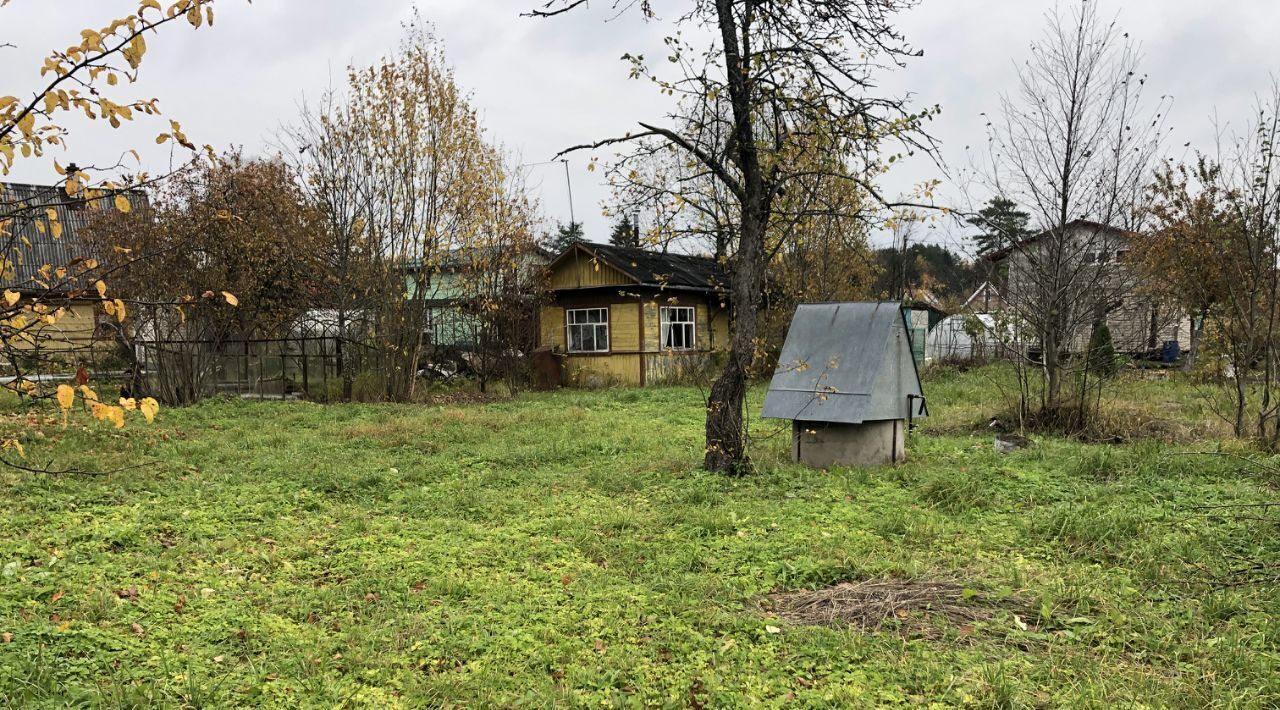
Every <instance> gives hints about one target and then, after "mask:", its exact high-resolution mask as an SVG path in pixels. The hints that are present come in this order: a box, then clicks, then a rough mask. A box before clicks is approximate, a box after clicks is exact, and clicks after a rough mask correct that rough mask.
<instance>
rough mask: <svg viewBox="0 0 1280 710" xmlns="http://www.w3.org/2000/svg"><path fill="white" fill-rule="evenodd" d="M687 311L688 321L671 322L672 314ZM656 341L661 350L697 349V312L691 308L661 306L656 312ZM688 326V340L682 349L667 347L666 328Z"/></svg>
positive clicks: (680, 348) (680, 349)
mask: <svg viewBox="0 0 1280 710" xmlns="http://www.w3.org/2000/svg"><path fill="white" fill-rule="evenodd" d="M674 311H688V314H689V320H687V321H686V320H671V315H672V312H674ZM658 325H659V327H658V341H659V343H660V345H661V347H662V349H663V350H676V351H686V350H697V348H698V312H697V310H696V309H695V308H694V307H693V306H662V308H661V309H660V310H659V312H658ZM675 325H679V326H688V330H687V331H686V332H687V333H688V338H687V341H686V343H685V346H684V347H679V348H677V347H673V346H669V345H668V344H667V343H668V342H669V338H668V337H667V336H668V328H670V327H671V326H675Z"/></svg>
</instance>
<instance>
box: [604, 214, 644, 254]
mask: <svg viewBox="0 0 1280 710" xmlns="http://www.w3.org/2000/svg"><path fill="white" fill-rule="evenodd" d="M609 243H610V244H612V245H614V246H616V247H633V248H637V249H638V248H639V247H640V230H639V229H638V228H637V227H636V224H635V223H634V222H632V221H631V220H630V219H628V218H627V216H626V215H620V216H619V217H618V221H617V222H614V223H613V231H612V232H610V233H609Z"/></svg>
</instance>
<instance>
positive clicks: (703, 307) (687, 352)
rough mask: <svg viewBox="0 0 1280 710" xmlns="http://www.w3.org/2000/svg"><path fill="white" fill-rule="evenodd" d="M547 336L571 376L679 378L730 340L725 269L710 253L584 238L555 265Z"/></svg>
mask: <svg viewBox="0 0 1280 710" xmlns="http://www.w3.org/2000/svg"><path fill="white" fill-rule="evenodd" d="M547 268H548V270H549V279H550V290H551V302H550V304H548V305H546V306H544V307H543V308H542V309H541V312H540V314H539V345H540V346H542V347H546V348H551V349H553V350H554V351H556V352H558V353H561V354H562V355H563V359H564V360H563V361H564V373H565V379H566V381H567V382H568V383H569V384H571V385H579V386H605V385H636V386H644V385H650V384H660V383H671V382H679V381H682V380H685V379H688V378H689V377H690V376H691V375H693V374H694V373H698V372H701V371H702V370H704V369H705V368H706V367H707V366H708V365H709V364H710V363H711V360H712V358H713V355H714V353H716V352H717V351H721V350H725V349H727V348H728V345H729V318H728V312H727V306H728V302H727V299H728V294H727V291H726V288H725V285H726V284H727V279H726V278H725V275H724V272H723V270H722V269H721V268H720V265H719V264H718V263H717V262H716V261H715V260H714V259H709V258H705V257H697V256H687V255H683V254H665V253H658V252H652V251H646V250H644V249H634V248H628V247H617V246H612V245H606V244H593V243H587V242H579V243H577V244H574V245H573V246H571V247H569V248H568V249H566V250H565V251H564V252H563V253H561V254H560V255H559V256H557V257H556V258H555V259H553V260H552V261H551V263H550V264H549V265H548V267H547Z"/></svg>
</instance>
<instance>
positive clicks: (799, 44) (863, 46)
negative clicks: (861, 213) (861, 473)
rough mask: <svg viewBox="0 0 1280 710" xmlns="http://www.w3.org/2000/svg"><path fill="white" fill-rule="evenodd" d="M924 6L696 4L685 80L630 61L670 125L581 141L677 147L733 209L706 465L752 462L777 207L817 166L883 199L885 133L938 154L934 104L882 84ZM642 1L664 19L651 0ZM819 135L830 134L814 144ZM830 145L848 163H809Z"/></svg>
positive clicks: (685, 20) (573, 4)
mask: <svg viewBox="0 0 1280 710" xmlns="http://www.w3.org/2000/svg"><path fill="white" fill-rule="evenodd" d="M583 4H584V3H583V2H581V1H579V0H549V1H548V2H545V3H544V4H542V5H540V6H539V7H538V8H536V9H535V10H533V11H532V12H531V13H530V14H532V15H535V16H550V15H557V14H561V13H564V12H567V11H570V10H572V9H574V8H577V7H581V6H582V5H583ZM914 4H915V2H914V0H797V1H796V2H790V3H775V2H765V1H764V0H697V1H696V2H693V3H691V7H690V9H689V10H687V11H686V12H685V14H683V15H681V16H679V17H678V18H677V19H675V20H674V26H675V28H676V32H674V33H673V34H672V36H669V37H668V38H667V40H666V44H667V48H668V50H669V55H670V56H669V59H670V66H672V67H674V68H675V74H674V76H672V77H670V78H666V77H664V76H659V75H658V74H657V73H655V72H654V71H652V70H651V69H650V68H649V66H648V65H647V64H646V63H645V60H644V59H643V58H642V57H639V56H634V55H627V56H626V58H627V59H629V60H630V61H631V72H632V74H633V76H638V77H648V78H652V79H653V80H654V81H655V82H656V83H657V85H658V86H659V88H660V89H661V90H662V91H664V92H666V93H668V94H670V95H673V96H676V97H678V98H679V102H678V103H679V110H677V111H675V112H673V113H672V114H671V115H669V116H667V118H666V119H665V120H664V121H662V122H647V121H646V122H640V123H639V130H638V131H637V132H635V133H633V134H631V135H628V136H622V137H617V138H612V139H608V140H603V141H599V142H596V143H593V144H589V145H585V146H579V148H598V147H601V146H605V145H611V144H617V143H622V142H633V141H639V140H649V141H652V142H653V143H651V145H652V144H657V145H666V146H671V147H673V148H674V151H675V153H676V154H678V155H679V156H681V157H682V158H683V159H685V160H686V161H687V162H688V163H690V164H696V165H697V166H699V169H700V170H703V171H705V173H706V174H707V175H708V176H710V177H711V178H712V179H713V180H714V181H715V184H716V185H717V186H718V188H720V189H722V190H723V191H724V192H725V193H727V194H728V195H729V197H730V204H731V206H732V211H731V218H736V224H735V225H734V230H733V232H732V233H731V235H730V239H729V243H728V245H727V246H728V248H727V249H726V253H727V259H728V266H729V268H730V273H731V288H730V292H731V297H732V311H731V327H732V335H731V347H730V351H729V357H728V359H727V363H726V365H725V368H724V370H723V371H722V372H721V373H720V375H719V377H717V379H716V380H715V382H714V383H713V384H712V386H711V390H710V393H709V396H708V402H707V419H706V456H705V460H704V466H705V467H706V468H707V469H708V470H714V471H723V472H727V473H741V472H745V471H747V470H749V466H750V461H749V458H748V455H747V451H746V436H745V418H744V403H745V395H746V387H747V381H748V378H749V377H750V376H751V375H752V374H753V373H754V372H755V368H756V365H757V363H758V361H760V360H762V359H763V358H760V357H759V356H760V355H761V353H762V351H763V348H762V343H761V341H760V338H759V335H760V331H759V327H760V314H761V303H762V296H763V293H764V285H765V270H766V266H767V258H768V250H767V235H768V232H769V229H770V225H771V223H773V222H774V221H775V220H776V219H777V218H778V216H779V215H778V203H779V198H780V197H782V196H783V195H784V194H786V192H787V191H788V190H789V189H792V188H793V187H794V186H795V185H796V184H797V183H798V182H799V181H801V180H803V179H804V178H806V177H812V176H813V175H814V172H815V169H814V166H816V165H819V166H822V167H821V168H820V171H821V173H822V174H824V175H827V176H829V177H831V178H833V179H840V180H847V181H850V182H852V183H854V184H857V185H858V186H860V187H861V188H862V189H863V190H865V191H866V193H867V194H868V195H870V196H871V197H872V199H875V200H878V201H880V202H882V203H886V202H888V201H887V200H883V199H881V198H880V193H879V191H878V189H877V188H876V186H875V184H874V182H873V178H874V176H876V175H878V174H880V173H881V172H882V170H883V168H884V167H885V165H886V162H887V161H888V160H889V156H887V155H883V154H882V153H881V152H880V148H881V142H882V140H885V139H892V140H896V141H898V142H900V143H901V144H902V145H903V146H904V149H905V150H906V151H908V152H910V151H914V150H926V151H932V145H931V143H930V142H929V140H928V139H927V137H925V136H924V135H923V134H922V133H921V131H920V124H921V122H922V121H923V120H925V119H927V118H928V117H929V116H930V115H932V113H933V110H932V109H930V110H926V111H924V112H922V113H913V112H911V111H910V110H909V109H908V108H907V103H906V101H905V99H901V98H885V97H882V96H878V95H877V90H876V87H875V84H874V76H875V75H876V74H877V73H878V72H879V71H881V70H884V69H887V68H890V67H894V66H899V65H901V64H902V63H903V62H904V61H905V60H906V59H907V58H908V57H912V56H916V55H917V52H916V51H914V50H913V49H912V48H910V47H909V46H908V45H907V43H906V42H905V40H904V39H903V37H902V36H901V35H900V34H899V33H898V32H897V30H895V28H894V27H893V24H892V20H893V17H894V15H895V14H896V13H897V12H899V11H901V10H903V9H906V8H909V7H911V6H913V5H914ZM615 6H617V7H623V6H626V7H632V6H634V5H633V3H629V2H625V3H624V2H620V1H619V2H615ZM638 8H639V10H640V11H641V12H643V13H645V14H646V16H647V17H649V18H651V19H656V16H655V15H654V12H653V9H652V6H651V4H650V3H649V2H642V3H640V4H639V5H638ZM684 30H688V31H687V32H685V31H684ZM690 36H699V37H701V36H706V37H708V38H709V39H708V41H707V42H706V43H705V44H703V45H699V46H694V45H692V44H691V43H690V42H689V41H688V40H687V39H682V38H685V37H690ZM712 123H718V124H719V126H715V127H709V126H710V124H712ZM815 131H821V132H822V133H823V135H824V139H823V140H819V141H815V140H812V138H813V136H812V134H813V133H814V132H815ZM829 145H835V146H838V148H839V151H838V154H839V155H840V156H841V157H842V159H841V160H838V161H830V162H825V163H824V162H822V161H819V160H815V159H812V157H813V156H812V155H811V154H812V152H813V151H815V150H818V149H820V147H822V146H829ZM571 150H572V149H571Z"/></svg>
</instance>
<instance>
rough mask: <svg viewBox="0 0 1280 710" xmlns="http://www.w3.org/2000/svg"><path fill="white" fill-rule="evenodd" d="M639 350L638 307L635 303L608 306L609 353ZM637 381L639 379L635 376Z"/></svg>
mask: <svg viewBox="0 0 1280 710" xmlns="http://www.w3.org/2000/svg"><path fill="white" fill-rule="evenodd" d="M639 350H640V305H639V304H637V303H636V302H635V301H631V302H623V303H613V304H610V305H609V352H623V353H626V352H632V353H633V352H638V351H639ZM636 379H637V381H639V377H638V376H637V378H636Z"/></svg>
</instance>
